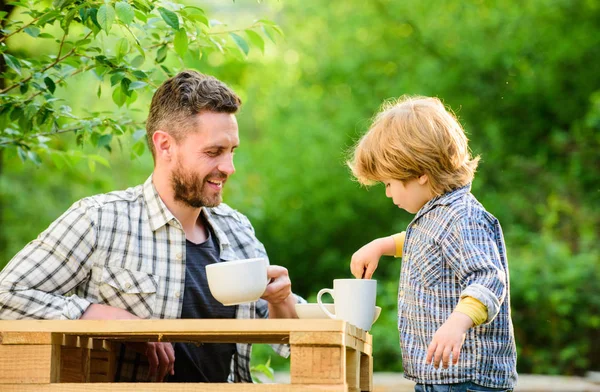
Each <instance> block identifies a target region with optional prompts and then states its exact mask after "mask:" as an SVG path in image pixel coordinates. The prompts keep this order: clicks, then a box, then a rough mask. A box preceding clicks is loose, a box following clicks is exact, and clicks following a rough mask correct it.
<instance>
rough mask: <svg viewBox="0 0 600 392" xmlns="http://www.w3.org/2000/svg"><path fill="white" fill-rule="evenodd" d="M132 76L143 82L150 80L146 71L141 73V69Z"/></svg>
mask: <svg viewBox="0 0 600 392" xmlns="http://www.w3.org/2000/svg"><path fill="white" fill-rule="evenodd" d="M131 74H132V75H133V76H135V77H136V78H138V79H142V80H145V79H148V75H146V73H145V72H144V71H141V70H139V69H136V70H135V71H133V72H132V73H131Z"/></svg>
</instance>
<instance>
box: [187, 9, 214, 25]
mask: <svg viewBox="0 0 600 392" xmlns="http://www.w3.org/2000/svg"><path fill="white" fill-rule="evenodd" d="M184 10H185V11H187V12H188V19H190V20H193V21H196V22H200V23H202V24H203V25H205V26H207V27H208V25H209V23H208V18H207V17H206V14H205V13H204V10H203V9H202V8H198V7H194V6H187V7H185V8H184Z"/></svg>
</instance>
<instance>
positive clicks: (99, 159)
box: [88, 135, 112, 167]
mask: <svg viewBox="0 0 600 392" xmlns="http://www.w3.org/2000/svg"><path fill="white" fill-rule="evenodd" d="M104 136H110V138H111V139H112V135H102V137H104ZM102 137H101V138H100V139H102ZM88 158H89V159H93V160H94V161H95V162H98V163H99V164H101V165H102V166H106V167H110V163H109V162H108V160H107V159H106V158H104V157H103V156H100V155H95V154H92V155H88Z"/></svg>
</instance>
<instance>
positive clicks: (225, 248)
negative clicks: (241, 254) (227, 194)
mask: <svg viewBox="0 0 600 392" xmlns="http://www.w3.org/2000/svg"><path fill="white" fill-rule="evenodd" d="M217 208H219V207H218V206H217V207H214V208H206V207H204V208H202V212H201V213H203V214H204V217H205V218H206V222H207V223H208V225H209V226H210V227H211V228H212V230H213V232H214V233H215V235H216V236H217V240H218V242H219V247H220V250H221V255H220V258H221V260H235V259H236V258H237V257H236V255H235V252H234V251H233V249H232V248H231V244H230V243H229V238H228V237H227V235H226V234H225V233H224V232H223V230H221V228H220V227H219V225H218V224H217V222H215V220H214V218H213V213H214V211H215V210H216V209H217Z"/></svg>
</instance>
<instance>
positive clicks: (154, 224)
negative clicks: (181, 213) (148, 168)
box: [143, 175, 177, 231]
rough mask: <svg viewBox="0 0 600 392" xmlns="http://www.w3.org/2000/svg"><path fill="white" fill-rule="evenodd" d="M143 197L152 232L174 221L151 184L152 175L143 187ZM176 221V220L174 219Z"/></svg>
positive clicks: (173, 217)
mask: <svg viewBox="0 0 600 392" xmlns="http://www.w3.org/2000/svg"><path fill="white" fill-rule="evenodd" d="M143 195H144V200H145V201H146V210H147V212H148V221H149V223H150V228H151V229H152V231H156V230H158V229H160V228H161V227H163V226H164V225H166V224H167V223H169V222H171V221H172V220H174V219H175V216H173V214H172V213H171V211H169V209H168V208H167V206H166V205H165V203H164V202H163V201H162V199H161V198H160V196H159V194H158V191H157V190H156V188H155V187H154V183H152V175H150V177H148V179H147V180H146V182H144V185H143ZM175 221H177V219H175Z"/></svg>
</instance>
